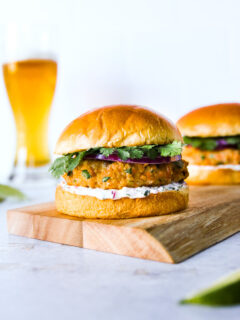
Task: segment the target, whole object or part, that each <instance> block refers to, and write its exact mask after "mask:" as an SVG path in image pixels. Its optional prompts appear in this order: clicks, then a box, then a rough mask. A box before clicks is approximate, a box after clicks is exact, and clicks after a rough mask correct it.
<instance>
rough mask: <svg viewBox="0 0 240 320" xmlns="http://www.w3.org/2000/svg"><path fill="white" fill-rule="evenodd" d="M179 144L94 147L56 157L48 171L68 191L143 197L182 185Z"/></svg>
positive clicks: (109, 196) (108, 196) (106, 196)
mask: <svg viewBox="0 0 240 320" xmlns="http://www.w3.org/2000/svg"><path fill="white" fill-rule="evenodd" d="M181 151H182V144H181V142H177V141H174V142H173V143H171V144H169V145H164V146H156V145H147V146H140V147H121V148H96V149H95V150H87V151H81V152H76V153H74V154H68V155H64V156H62V157H61V158H57V159H56V160H55V162H54V163H53V164H52V166H51V168H50V170H51V171H52V174H53V175H54V176H55V177H57V178H59V177H60V176H61V177H62V181H61V183H60V185H61V187H62V188H63V189H64V190H66V191H68V192H71V193H75V194H79V195H90V196H94V197H97V198H99V199H102V200H103V199H113V200H117V199H120V198H124V197H129V198H132V199H134V198H143V197H146V196H148V195H150V194H156V193H158V192H163V191H170V190H180V189H181V188H184V187H185V185H184V183H183V181H184V179H186V178H187V177H188V170H187V162H186V161H184V160H182V159H181Z"/></svg>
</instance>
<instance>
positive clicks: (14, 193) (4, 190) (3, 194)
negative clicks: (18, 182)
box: [0, 184, 26, 201]
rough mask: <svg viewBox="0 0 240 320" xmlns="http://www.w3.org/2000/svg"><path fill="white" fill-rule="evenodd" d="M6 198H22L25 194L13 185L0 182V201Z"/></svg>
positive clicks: (24, 197)
mask: <svg viewBox="0 0 240 320" xmlns="http://www.w3.org/2000/svg"><path fill="white" fill-rule="evenodd" d="M7 198H15V199H17V200H24V199H26V196H25V195H24V194H23V193H22V192H21V191H19V190H18V189H15V188H13V187H10V186H7V185H5V184H0V201H3V200H4V199H7Z"/></svg>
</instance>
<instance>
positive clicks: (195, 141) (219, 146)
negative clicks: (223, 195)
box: [177, 103, 240, 185]
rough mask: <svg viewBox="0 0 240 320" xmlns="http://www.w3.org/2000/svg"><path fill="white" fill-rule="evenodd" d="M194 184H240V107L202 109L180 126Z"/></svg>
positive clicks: (195, 111)
mask: <svg viewBox="0 0 240 320" xmlns="http://www.w3.org/2000/svg"><path fill="white" fill-rule="evenodd" d="M177 126H178V128H179V129H180V131H181V133H182V134H183V139H184V142H185V144H186V145H185V146H184V148H183V159H185V160H186V161H188V162H189V177H188V179H187V181H188V182H189V183H190V184H199V185H200V184H205V185H207V184H219V185H226V184H227V185H228V184H240V104H239V103H225V104H218V105H212V106H208V107H202V108H199V109H196V110H193V111H192V112H190V113H188V114H186V115H185V116H183V117H182V118H181V119H180V120H179V121H178V123H177Z"/></svg>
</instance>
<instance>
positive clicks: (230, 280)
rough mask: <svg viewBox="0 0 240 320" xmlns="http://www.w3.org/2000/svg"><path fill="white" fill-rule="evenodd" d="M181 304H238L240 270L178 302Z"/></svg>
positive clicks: (239, 299) (239, 298)
mask: <svg viewBox="0 0 240 320" xmlns="http://www.w3.org/2000/svg"><path fill="white" fill-rule="evenodd" d="M180 303H181V304H188V303H190V304H192V303H193V304H202V305H208V306H230V305H236V304H240V270H238V271H237V272H235V273H233V274H231V275H230V276H227V277H225V278H223V279H220V280H219V281H218V282H216V283H215V284H213V286H211V287H209V288H207V289H205V290H203V291H200V292H199V293H197V294H195V295H193V296H190V297H189V298H186V299H184V300H181V301H180Z"/></svg>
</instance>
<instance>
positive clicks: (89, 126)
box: [55, 105, 182, 154]
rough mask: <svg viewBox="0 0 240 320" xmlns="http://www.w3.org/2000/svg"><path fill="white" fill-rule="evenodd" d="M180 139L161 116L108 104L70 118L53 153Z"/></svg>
mask: <svg viewBox="0 0 240 320" xmlns="http://www.w3.org/2000/svg"><path fill="white" fill-rule="evenodd" d="M174 140H176V141H182V137H181V134H180V132H179V130H178V129H177V128H176V126H175V125H174V124H173V123H172V122H171V121H169V120H168V119H166V118H165V117H164V116H162V115H160V114H157V113H155V112H153V111H150V110H148V109H146V108H143V107H139V106H132V105H116V106H107V107H103V108H99V109H95V110H93V111H90V112H87V113H85V114H83V115H81V116H80V117H78V118H77V119H75V120H73V121H72V122H71V123H70V124H69V125H68V126H67V127H66V128H65V130H64V131H63V132H62V134H61V136H60V138H59V139H58V142H57V145H56V148H55V153H56V154H67V153H73V152H77V151H81V150H87V149H90V148H95V147H106V148H112V147H123V146H140V145H145V144H168V143H171V142H173V141H174Z"/></svg>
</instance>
